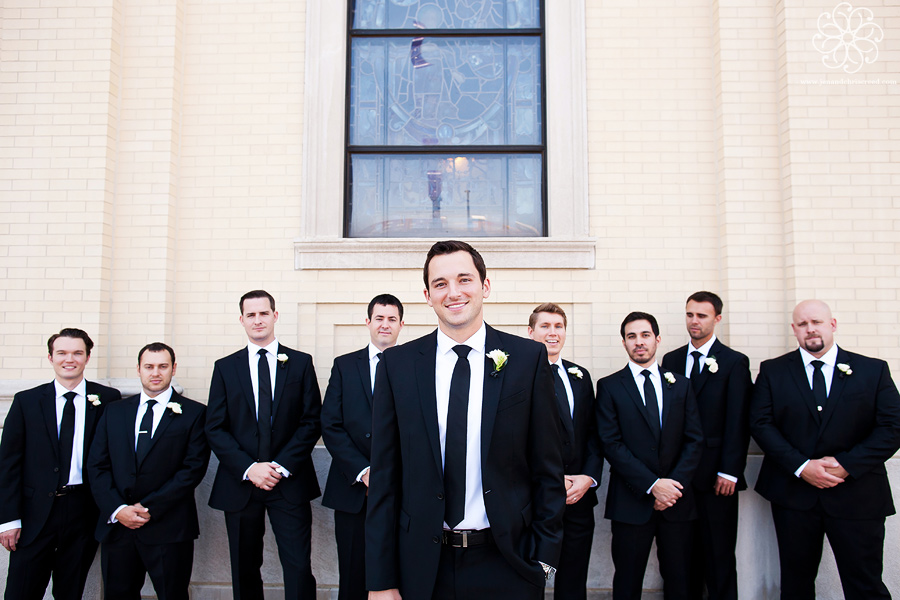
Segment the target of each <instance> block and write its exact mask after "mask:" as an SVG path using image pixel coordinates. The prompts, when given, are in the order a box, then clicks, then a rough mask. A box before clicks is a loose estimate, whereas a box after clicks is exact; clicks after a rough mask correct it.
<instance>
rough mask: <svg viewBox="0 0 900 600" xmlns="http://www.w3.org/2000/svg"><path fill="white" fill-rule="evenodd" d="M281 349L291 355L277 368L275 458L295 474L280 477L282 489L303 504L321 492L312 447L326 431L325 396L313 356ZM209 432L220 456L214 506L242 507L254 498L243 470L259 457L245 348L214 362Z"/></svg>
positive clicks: (214, 447)
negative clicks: (322, 415)
mask: <svg viewBox="0 0 900 600" xmlns="http://www.w3.org/2000/svg"><path fill="white" fill-rule="evenodd" d="M278 353H279V354H286V355H287V357H288V360H287V361H285V362H279V364H278V366H277V367H276V369H275V372H276V375H275V393H274V404H273V405H272V454H273V457H272V462H276V463H278V464H279V465H281V466H282V467H284V468H285V469H287V470H288V471H289V472H290V473H291V476H290V477H286V478H283V479H282V480H281V481H279V482H278V489H279V490H280V491H281V493H282V494H283V495H284V497H285V498H286V499H287V500H288V501H289V502H292V503H294V504H299V503H301V502H308V501H310V500H312V499H313V498H317V497H318V496H319V482H318V480H317V479H316V471H315V468H314V467H313V463H312V450H313V448H314V447H315V445H316V442H317V441H318V439H319V433H320V431H321V424H320V423H319V415H320V412H321V410H322V399H321V398H322V397H321V394H320V393H319V385H318V383H317V382H316V373H315V369H314V368H313V363H312V357H311V356H310V355H309V354H306V353H304V352H298V351H297V350H292V349H290V348H288V347H286V346H283V345H281V344H279V346H278ZM206 435H207V438H208V439H209V445H210V447H211V448H212V450H213V452H215V453H216V457H217V458H218V459H219V468H218V470H217V471H216V478H215V481H214V482H213V488H212V492H211V493H210V496H209V505H210V506H211V507H212V508H215V509H218V510H225V511H229V512H234V511H238V510H241V509H242V508H244V507H245V506H246V505H247V502H249V500H250V492H251V489H252V487H253V484H252V483H250V482H249V481H243V477H244V472H245V471H246V470H247V469H248V468H249V467H250V466H251V465H252V464H253V463H255V462H258V461H257V457H256V454H257V450H258V447H259V443H258V439H259V430H258V429H257V425H256V401H255V400H254V398H253V384H252V383H251V381H250V368H249V360H248V354H247V348H246V347H244V348H241V349H240V350H238V351H237V352H235V353H234V354H231V355H229V356H226V357H225V358H220V359H219V360H217V361H216V364H215V367H213V375H212V382H210V384H209V403H208V404H207V411H206Z"/></svg>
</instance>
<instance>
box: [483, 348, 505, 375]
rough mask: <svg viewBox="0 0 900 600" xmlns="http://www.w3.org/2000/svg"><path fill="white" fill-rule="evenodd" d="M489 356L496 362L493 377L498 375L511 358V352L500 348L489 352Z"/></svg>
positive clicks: (492, 372)
mask: <svg viewBox="0 0 900 600" xmlns="http://www.w3.org/2000/svg"><path fill="white" fill-rule="evenodd" d="M487 357H488V358H489V359H491V360H492V361H493V362H494V370H493V371H491V377H496V376H497V374H498V373H500V371H501V370H502V369H503V367H505V366H506V363H507V361H508V360H509V354H507V353H506V352H504V351H503V350H500V349H499V348H498V349H496V350H491V351H490V352H488V353H487Z"/></svg>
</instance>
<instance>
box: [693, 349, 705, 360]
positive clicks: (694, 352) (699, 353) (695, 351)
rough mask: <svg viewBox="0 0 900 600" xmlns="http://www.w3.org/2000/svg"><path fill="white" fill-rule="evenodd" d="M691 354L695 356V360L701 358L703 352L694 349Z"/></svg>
mask: <svg viewBox="0 0 900 600" xmlns="http://www.w3.org/2000/svg"><path fill="white" fill-rule="evenodd" d="M691 356H693V357H694V360H700V357H701V356H703V353H702V352H700V351H699V350H694V351H693V352H691Z"/></svg>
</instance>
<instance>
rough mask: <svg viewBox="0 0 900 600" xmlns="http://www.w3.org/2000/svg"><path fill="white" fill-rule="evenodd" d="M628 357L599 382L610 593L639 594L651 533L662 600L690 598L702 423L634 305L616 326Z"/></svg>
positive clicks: (651, 321) (626, 598)
mask: <svg viewBox="0 0 900 600" xmlns="http://www.w3.org/2000/svg"><path fill="white" fill-rule="evenodd" d="M619 331H620V333H621V334H622V345H623V346H625V351H626V352H627V353H628V358H629V360H628V364H627V365H626V366H625V368H624V369H622V370H621V371H619V372H618V373H613V374H612V375H608V376H607V377H604V378H603V379H601V380H600V381H598V382H597V408H598V410H597V428H598V430H599V432H600V439H601V441H602V442H603V449H604V451H605V454H606V460H608V461H609V464H610V467H611V468H610V475H609V490H608V492H607V496H606V518H607V519H610V520H611V521H612V559H613V564H614V565H615V569H616V571H615V575H614V576H613V599H614V600H637V599H639V598H640V597H641V584H642V583H643V580H644V571H645V570H646V568H647V559H648V558H649V556H650V546H651V544H652V543H653V540H654V538H655V539H656V546H657V555H658V557H659V571H660V574H661V575H662V578H663V590H664V594H665V597H666V600H684V599H686V598H688V575H687V574H688V568H689V566H690V548H691V530H692V528H693V524H692V523H691V521H692V520H693V519H696V518H697V510H696V507H695V500H694V492H693V490H692V489H691V481H692V480H693V478H694V473H695V472H696V470H697V465H698V464H699V462H700V455H701V453H702V452H703V430H702V426H701V424H700V415H699V414H698V413H697V403H696V400H695V399H694V393H693V392H692V391H691V386H690V383H689V381H688V380H687V379H686V378H685V377H683V376H681V375H678V374H676V373H673V372H672V371H669V370H666V369H660V367H659V365H658V364H657V363H656V350H657V347H658V346H659V342H660V337H659V325H658V324H657V322H656V318H654V317H653V315H650V314H647V313H642V312H633V313H630V314H629V315H628V316H627V317H625V320H624V321H623V322H622V326H621V327H620V329H619Z"/></svg>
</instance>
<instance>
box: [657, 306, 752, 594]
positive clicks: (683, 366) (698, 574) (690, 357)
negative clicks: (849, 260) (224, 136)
mask: <svg viewBox="0 0 900 600" xmlns="http://www.w3.org/2000/svg"><path fill="white" fill-rule="evenodd" d="M722 306H723V304H722V299H721V298H719V297H718V296H717V295H716V294H714V293H712V292H697V293H695V294H692V295H691V296H690V297H689V298H688V299H687V305H686V306H685V319H684V320H685V325H686V326H687V331H688V335H689V336H690V340H689V341H688V344H687V345H685V346H682V347H681V348H678V349H677V350H673V351H672V352H669V353H668V354H666V355H665V356H664V357H663V361H662V365H663V368H664V369H667V370H670V371H674V372H676V373H683V374H684V375H685V376H686V377H689V378H690V380H691V388H692V389H693V391H694V395H695V396H696V397H697V409H698V410H699V412H700V422H701V423H702V424H703V437H704V438H705V439H706V443H705V444H704V445H703V454H702V456H701V458H700V466H699V467H697V473H696V474H695V475H694V480H693V482H692V485H693V488H694V491H695V492H696V494H695V498H696V500H697V512H698V514H699V518H698V519H697V520H696V521H695V522H694V544H693V548H692V551H691V573H690V577H691V598H695V599H696V600H700V598H702V597H703V585H704V582H705V583H706V588H707V590H708V592H709V600H737V597H738V592H737V568H736V564H737V563H736V560H735V556H734V551H735V546H736V545H737V528H738V495H737V493H736V492H739V491H741V490H745V489H747V482H746V481H745V480H744V467H745V466H746V464H747V447H748V446H749V444H750V416H749V410H750V395H751V393H752V391H753V382H752V381H751V379H750V360H749V359H748V358H747V357H746V356H744V355H743V354H741V353H740V352H735V351H734V350H732V349H731V348H729V347H728V346H726V345H725V344H723V343H722V342H720V341H719V340H718V338H717V337H716V325H718V324H719V322H720V321H721V320H722Z"/></svg>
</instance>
